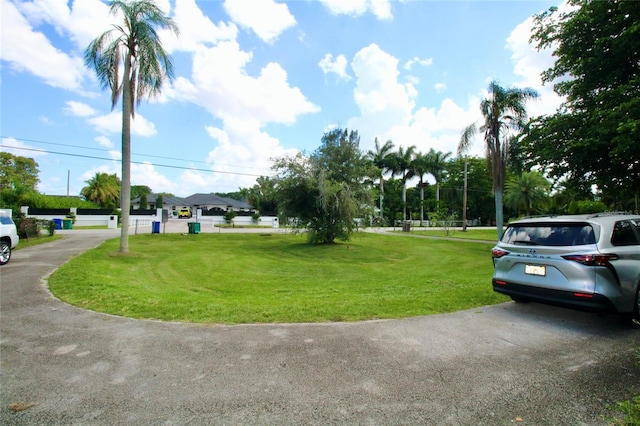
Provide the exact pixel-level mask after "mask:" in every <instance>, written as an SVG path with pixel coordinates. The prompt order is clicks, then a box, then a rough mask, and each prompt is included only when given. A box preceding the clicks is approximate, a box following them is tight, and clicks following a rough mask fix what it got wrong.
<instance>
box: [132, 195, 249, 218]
mask: <svg viewBox="0 0 640 426" xmlns="http://www.w3.org/2000/svg"><path fill="white" fill-rule="evenodd" d="M157 198H158V194H149V195H147V206H148V208H149V209H151V210H154V209H155V208H156V199H157ZM162 207H163V208H164V209H167V210H169V212H170V214H173V215H174V216H176V215H177V214H178V211H179V210H180V209H191V211H192V212H193V213H194V214H195V212H196V210H197V209H202V210H203V211H211V212H219V213H220V214H224V213H225V212H227V211H229V210H231V209H233V211H235V212H249V213H254V212H255V208H253V206H251V205H250V204H249V203H247V202H246V201H238V200H234V199H232V198H225V197H220V196H219V195H216V194H213V193H211V194H193V195H190V196H188V197H185V198H181V197H168V196H166V195H163V196H162ZM131 208H132V209H134V210H139V209H140V198H135V199H133V200H131Z"/></svg>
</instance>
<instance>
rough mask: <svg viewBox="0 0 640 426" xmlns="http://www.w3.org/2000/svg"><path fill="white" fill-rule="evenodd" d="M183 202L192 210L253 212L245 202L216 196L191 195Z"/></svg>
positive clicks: (251, 207)
mask: <svg viewBox="0 0 640 426" xmlns="http://www.w3.org/2000/svg"><path fill="white" fill-rule="evenodd" d="M184 201H185V202H186V203H187V205H189V206H190V207H192V208H193V209H202V210H205V211H207V210H214V211H222V212H227V211H229V210H233V211H235V212H255V209H254V208H253V206H251V205H250V204H249V203H247V202H246V201H238V200H234V199H232V198H226V197H221V196H219V195H216V194H193V195H190V196H188V197H185V198H184Z"/></svg>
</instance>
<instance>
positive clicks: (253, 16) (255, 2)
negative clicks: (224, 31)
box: [224, 0, 296, 43]
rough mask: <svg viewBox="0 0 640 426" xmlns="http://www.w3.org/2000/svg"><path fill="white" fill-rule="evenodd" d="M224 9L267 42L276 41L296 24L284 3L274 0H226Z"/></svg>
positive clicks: (240, 23) (241, 24) (236, 20)
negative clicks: (248, 3) (248, 0)
mask: <svg viewBox="0 0 640 426" xmlns="http://www.w3.org/2000/svg"><path fill="white" fill-rule="evenodd" d="M224 9H225V10H226V11H227V13H228V14H229V16H230V17H231V19H233V20H234V21H235V22H236V23H238V24H239V25H240V26H241V27H243V28H248V29H251V30H252V31H253V32H255V33H256V34H257V35H258V37H260V38H261V39H262V40H263V41H265V42H267V43H272V42H274V41H275V40H276V39H277V38H278V36H280V34H281V33H282V32H284V31H285V30H286V29H287V28H290V27H292V26H294V25H295V24H296V20H295V18H294V17H293V15H292V14H291V13H290V12H289V8H288V7H287V5H286V4H284V3H276V2H275V1H273V0H252V1H251V6H247V1H246V0H225V2H224Z"/></svg>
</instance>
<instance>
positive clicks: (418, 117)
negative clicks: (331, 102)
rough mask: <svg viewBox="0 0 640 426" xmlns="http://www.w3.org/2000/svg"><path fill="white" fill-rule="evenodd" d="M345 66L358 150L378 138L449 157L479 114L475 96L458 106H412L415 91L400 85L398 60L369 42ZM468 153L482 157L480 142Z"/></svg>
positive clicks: (446, 103)
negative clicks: (351, 79) (351, 78)
mask: <svg viewBox="0 0 640 426" xmlns="http://www.w3.org/2000/svg"><path fill="white" fill-rule="evenodd" d="M351 66H352V68H353V70H354V74H355V77H356V87H355V89H354V99H355V101H356V104H357V105H358V107H359V109H360V115H359V116H358V117H354V118H352V119H350V120H349V122H348V127H349V128H353V129H359V130H360V137H361V141H360V142H361V148H362V149H364V150H368V149H372V148H373V141H374V138H375V137H378V139H379V140H388V139H391V140H392V141H393V142H394V143H395V145H396V146H404V147H408V146H410V145H415V146H416V148H417V149H418V151H420V152H427V151H429V150H430V149H431V148H433V149H435V150H436V151H442V152H445V153H446V152H451V153H452V154H453V155H455V153H456V150H457V146H458V142H459V140H460V132H461V130H462V129H463V128H464V127H466V126H467V125H468V124H470V123H472V122H474V121H475V120H477V119H478V118H479V115H480V113H479V111H478V104H479V102H480V101H479V98H476V97H474V98H470V99H469V100H468V103H467V105H466V106H464V107H461V106H459V105H457V104H456V103H455V102H454V101H453V100H451V99H445V100H443V101H442V102H441V104H440V105H439V107H437V108H426V107H421V108H418V109H417V110H416V109H415V108H416V104H415V99H416V96H417V91H416V89H415V88H414V86H413V85H412V84H410V83H409V84H402V83H400V81H399V78H400V72H399V70H398V60H397V59H396V58H395V57H393V56H392V55H390V54H388V53H387V52H384V51H383V50H382V49H380V48H379V47H378V46H377V45H375V44H372V45H370V46H368V47H366V48H364V49H362V50H360V51H359V52H358V53H357V54H356V55H355V57H354V59H353V61H352V65H351ZM409 81H411V79H409ZM470 153H471V154H472V155H482V146H481V145H479V146H478V147H472V149H471V151H470Z"/></svg>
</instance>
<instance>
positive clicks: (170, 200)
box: [131, 194, 189, 206]
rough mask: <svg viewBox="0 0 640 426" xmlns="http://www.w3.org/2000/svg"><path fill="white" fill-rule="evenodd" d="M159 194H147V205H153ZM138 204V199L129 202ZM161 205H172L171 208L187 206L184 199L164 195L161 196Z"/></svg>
mask: <svg viewBox="0 0 640 426" xmlns="http://www.w3.org/2000/svg"><path fill="white" fill-rule="evenodd" d="M158 195H159V194H149V195H147V203H153V204H155V202H156V199H157V198H158ZM139 202H140V197H138V198H134V199H133V200H131V203H132V204H134V203H139ZM162 204H168V205H172V206H188V205H189V204H188V203H187V202H186V201H185V199H184V198H180V197H168V196H166V195H163V196H162Z"/></svg>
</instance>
